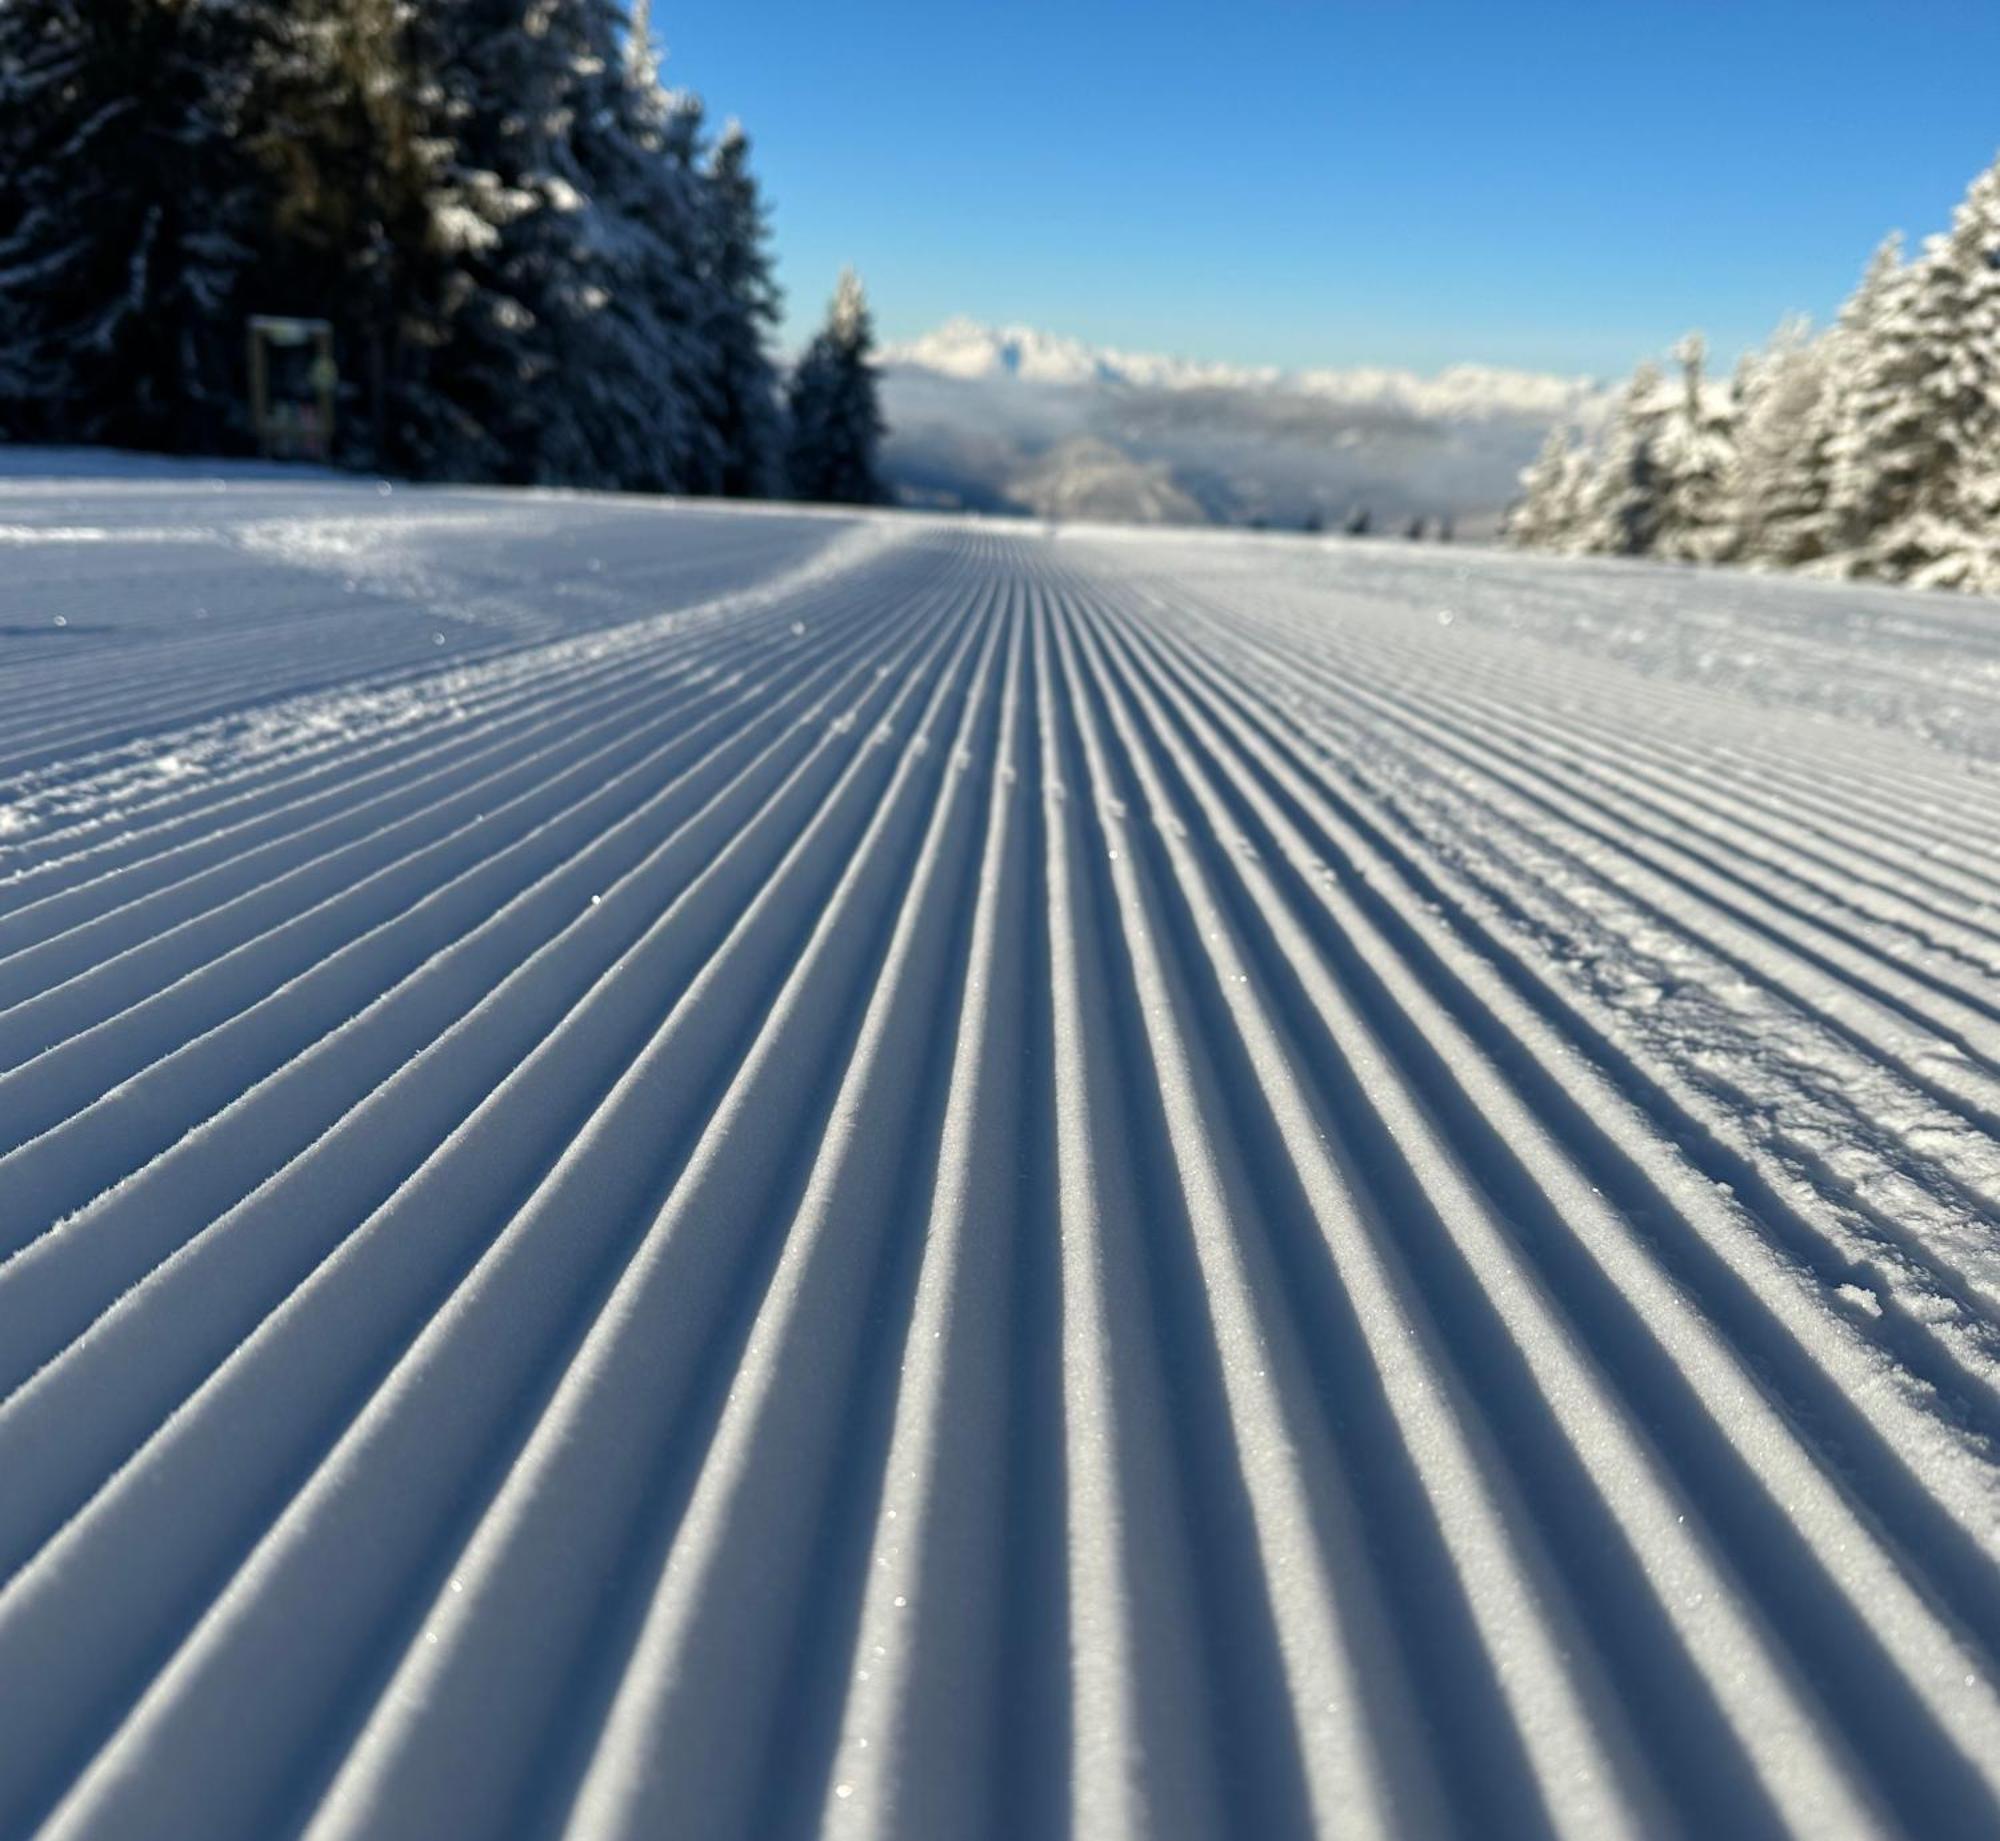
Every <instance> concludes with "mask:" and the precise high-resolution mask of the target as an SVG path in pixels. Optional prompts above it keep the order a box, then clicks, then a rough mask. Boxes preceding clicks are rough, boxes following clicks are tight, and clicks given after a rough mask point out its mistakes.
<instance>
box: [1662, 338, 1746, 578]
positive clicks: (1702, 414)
mask: <svg viewBox="0 0 2000 1841" xmlns="http://www.w3.org/2000/svg"><path fill="white" fill-rule="evenodd" d="M1674 357H1675V359H1676V361H1677V362H1678V363H1679V364H1680V367H1681V382H1680V388H1679V389H1678V390H1677V391H1675V392H1674V393H1673V396H1672V400H1671V401H1670V402H1669V404H1668V405H1667V407H1666V409H1665V410H1664V412H1663V413H1662V414H1661V416H1660V418H1659V424H1658V427H1657V429H1656V430H1655V432H1654V434H1653V437H1652V451H1651V461H1652V466H1653V469H1654V472H1655V475H1656V478H1657V482H1658V483H1657V491H1658V506H1657V509H1656V512H1655V515H1654V529H1653V534H1652V540H1651V542H1650V543H1649V544H1648V545H1647V551H1648V553H1650V554H1654V555H1659V556H1666V557H1672V558H1674V559H1676V560H1678V561H1682V562H1713V561H1715V560H1716V559H1717V558H1718V557H1719V556H1720V555H1721V554H1722V553H1723V551H1724V550H1725V549H1726V548H1727V547H1728V543H1729V538H1730V534H1731V526H1732V525H1733V523H1734V518H1733V516H1732V513H1731V510H1730V507H1729V505H1728V501H1727V493H1728V490H1729V486H1730V474H1731V469H1732V463H1733V461H1734V457H1735V426H1734V425H1735V407H1734V401H1733V398H1732V396H1731V394H1730V392H1729V391H1727V390H1726V389H1725V390H1718V389H1715V388H1713V387H1712V386H1711V385H1710V384H1709V382H1708V379H1707V376H1706V368H1707V358H1708V349H1707V345H1706V343H1705V342H1704V341H1703V339H1702V337H1701V335H1700V334H1699V333H1690V334H1689V335H1688V336H1687V337H1686V338H1685V339H1683V340H1682V341H1681V342H1680V344H1679V345H1677V346H1676V347H1675V348H1674Z"/></svg>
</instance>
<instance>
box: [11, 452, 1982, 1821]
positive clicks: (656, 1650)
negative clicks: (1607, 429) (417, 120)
mask: <svg viewBox="0 0 2000 1841" xmlns="http://www.w3.org/2000/svg"><path fill="white" fill-rule="evenodd" d="M0 534H4V542H5V548H4V553H0V569H4V572H5V573H4V578H0V579H4V583H5V586H4V588H0V1069H4V1070H5V1071H4V1072H0V1151H4V1155H0V1581H4V1583H0V1835H6V1836H10V1837H11V1836H19V1835H25V1834H30V1833H37V1832H39V1833H44V1834H47V1835H49V1836H90V1837H111V1836H132V1837H145V1838H146V1841H159V1838H161V1837H174V1838H178V1837H189V1838H194V1837H200V1838H202V1841H220V1838H229V1837H263V1836H271V1835H281V1834H296V1833H303V1834H306V1835H308V1836H310V1837H312V1841H334V1838H335V1837H354V1838H356V1841H359V1838H360V1837H368V1838H370V1841H379V1838H381V1837H410V1838H411V1841H436V1838H437V1837H444V1836H480V1837H485V1836H498V1835H513V1834H522V1835H537V1836H542V1835H555V1834H559V1833H563V1834H571V1835H576V1836H590V1837H597V1836H633V1837H640V1836H646V1837H652V1836H663V1835H672V1836H717V1837H735V1836H758V1837H762V1836H770V1835H784V1834H800V1833H809V1832H814V1831H824V1832H826V1833H828V1834H831V1835H836V1836H838V1835H856V1836H861V1835H870V1836H872V1835H878V1834H893V1835H901V1836H910V1837H957V1836H971V1835H980V1836H993V1837H1040V1836H1049V1835H1061V1834H1069V1833H1074V1834H1079V1835H1086V1836H1093V1837H1095V1836H1128V1835H1134V1836H1136V1835H1147V1836H1165V1837H1180V1836H1187V1837H1196V1836H1223V1835H1239V1836H1257V1837H1274V1836H1280V1837H1281V1836H1287V1835H1297V1834H1304V1833H1308V1832H1311V1831H1315V1830H1319V1831H1325V1832H1338V1833H1342V1834H1364V1833H1369V1832H1383V1831H1396V1832H1400V1833H1404V1834H1412V1835H1426V1836H1428V1835H1432V1834H1441V1833H1448V1832H1460V1833H1463V1834H1466V1835H1478V1836H1486V1835H1495V1834H1506V1835H1523V1834H1538V1833H1543V1832H1547V1831H1549V1830H1555V1831H1559V1832H1561V1833H1564V1834H1568V1835H1575V1836H1588V1837H1602V1836H1611V1835H1617V1834H1621V1833H1648V1834H1657V1833H1679V1832H1688V1833H1696V1834H1703V1835H1710V1836H1713V1835H1719V1834H1727V1835H1730V1836H1736V1835H1754V1834H1769V1833H1777V1832H1786V1831H1789V1832H1792V1833H1796V1834H1801V1835H1813V1836H1824V1835H1847V1834H1875V1833H1884V1832H1903V1833H1908V1834H1911V1835H1920V1836H1925V1837H1935V1836H1945V1835H1956V1834H1966V1835H1972V1834H1991V1833H1993V1832H1994V1831H1995V1827H1996V1824H2000V1693H1996V1688H1995V1673H1996V1663H2000V1566H1996V1563H1995V1541H1996V1530H2000V1474H1996V1470H1995V1464H1994V1453H1993V1447H1992V1443H1991V1441H1992V1438H1993V1435H1994V1433H1995V1431H1996V1429H2000V1238H1996V1232H1995V1222H1996V1215H2000V1147H1997V1146H1996V1139H1995V1136H1994V1133H1995V1130H1996V1126H1997V1125H2000V982H1996V967H1997V966H2000V784H1996V780H1995V774H1994V763H1995V759H1996V756H2000V616H1996V614H1995V613H1994V611H1993V610H1992V609H1991V608H1990V607H1989V606H1984V605H1980V604H1975V603H1964V602H1947V601H1935V600H1929V599H1922V598H1918V597H1915V596H1904V595H1897V594H1892V593H1886V592H1885V593H1871V592H1864V591H1859V590H1852V589H1833V588H1825V587H1811V586H1806V585H1802V584H1799V583H1796V582H1782V581H1780V582H1763V581H1756V580H1751V579H1741V578H1739V579H1730V578H1727V577H1723V576H1717V575H1710V576H1695V575H1689V574H1683V573H1677V572H1673V571H1669V570H1648V569H1642V568H1638V567H1621V566H1618V565H1614V564H1580V563H1569V564H1565V563H1547V562H1528V561H1524V560H1522V559H1519V558H1515V557H1508V556H1475V555H1470V554H1466V553H1463V552H1454V551H1451V550H1447V549H1443V548H1440V547H1437V546H1431V547H1427V548H1421V549H1420V548H1416V547H1409V548H1405V547H1402V546H1398V545H1394V544H1375V545H1370V544H1365V543H1364V544H1352V543H1342V542H1338V541H1331V542H1309V541H1303V540H1298V539H1282V538H1263V539H1258V538H1250V537H1225V536H1217V535H1212V534H1195V535H1186V536H1162V535H1160V534H1158V533H1144V534H1141V533H1125V534H1122V535H1121V534H1119V533H1116V532H1110V531H1103V530H1088V529H1081V528H1074V527H1072V528H1065V529H1060V530H1050V529H1043V528H1039V527H1032V526H1022V525H1014V526H1011V527H999V526H994V527H987V526H981V525H979V524H976V523H951V522H941V521H940V522H926V521H923V520H920V519H912V518H898V517H895V516H892V515H881V516H872V517H870V516H856V517H841V516H836V515H831V514H821V515H814V514H809V513H788V512H773V511H742V512H730V511H725V510H712V509H697V508H693V507H677V506H670V505H662V504H658V503H644V502H638V501H617V500H608V499H591V498H563V497H555V496H533V495H513V496H510V495H506V494H501V493H469V492H466V493H457V492H425V493H413V492H407V491H403V490H396V491H393V492H392V491H388V490H386V489H382V488H377V487H375V486H373V485H372V484H368V483H342V482H332V481H314V480H300V481H293V482H282V481H275V480H269V479H265V480H256V479H251V478H247V477H239V478H235V479H233V480H231V481H229V482H227V483H226V484H208V483H204V482H203V481H201V480H199V479H195V478H192V477H160V478H156V479H145V478H137V477H134V478H127V479H121V480H116V481H105V482H99V483H92V482H90V481H88V480H86V479H82V478H68V479H52V480H47V481H40V482H38V481H35V480H31V479H12V480H7V481H4V482H0Z"/></svg>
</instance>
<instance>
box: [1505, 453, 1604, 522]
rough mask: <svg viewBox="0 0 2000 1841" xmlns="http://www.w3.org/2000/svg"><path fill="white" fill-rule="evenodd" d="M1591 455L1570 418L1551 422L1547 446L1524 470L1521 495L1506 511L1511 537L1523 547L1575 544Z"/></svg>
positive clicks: (1588, 475)
mask: <svg viewBox="0 0 2000 1841" xmlns="http://www.w3.org/2000/svg"><path fill="white" fill-rule="evenodd" d="M1592 458H1593V457H1592V454H1591V451H1590V449H1589V448H1588V447H1587V446H1585V444H1584V443H1583V441H1582V440H1581V438H1580V437H1579V435H1578V433H1577V431H1576V430H1575V429H1574V428H1572V427H1571V426H1570V425H1569V424H1567V423H1560V422H1559V423H1557V424H1556V426H1555V427H1553V428H1551V429H1550V430H1549V434H1548V439H1547V440H1546V441H1544V442H1543V443H1542V451H1541V452H1540V453H1539V454H1538V455H1537V456H1536V457H1535V459H1534V461H1533V463H1532V464H1531V465H1530V466H1528V467H1527V468H1526V469H1524V470H1523V472H1522V474H1521V496H1520V498H1519V499H1517V500H1516V501H1515V502H1514V506H1513V508H1512V510H1510V511H1509V512H1508V514H1507V530H1506V535H1507V541H1508V542H1509V543H1511V544H1513V545H1514V546H1515V547H1516V548H1517V549H1523V550H1570V549H1575V548H1576V547H1577V544H1578V536H1579V530H1578V526H1579V521H1580V516H1581V508H1580V501H1581V498H1582V494H1583V490H1584V486H1585V483H1586V482H1587V480H1588V479H1589V478H1590V473H1591V465H1592Z"/></svg>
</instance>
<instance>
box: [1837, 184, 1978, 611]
mask: <svg viewBox="0 0 2000 1841" xmlns="http://www.w3.org/2000/svg"><path fill="white" fill-rule="evenodd" d="M1996 254H2000V169H1989V170H1988V171H1987V172H1985V173H1982V174H1981V175H1980V177H1979V178H1978V179H1977V180H1975V181H1974V182H1973V185H1972V188H1971V190H1970V191H1969V192H1968V193H1967V195H1966V198H1965V200H1964V202H1963V203H1962V204H1961V205H1960V206H1959V209H1958V211H1957V213H1956V215H1955V216H1954V219H1953V222H1952V228H1951V230H1950V231H1949V232H1948V233H1946V234H1945V235H1943V236H1938V237H1933V238H1931V239H1930V240H1929V241H1928V242H1927V243H1926V244H1925V246H1924V249H1923V251H1922V253H1921V254H1920V255H1919V257H1918V258H1917V259H1916V261H1914V262H1913V263H1910V264H1909V265H1908V266H1906V267H1903V268H1900V269H1895V270H1893V271H1890V272H1887V273H1885V274H1882V275H1880V276H1878V277H1875V278H1874V290H1873V292H1874V298H1873V301H1872V303H1871V305H1870V307H1869V309H1868V311H1867V313H1866V316H1865V325H1864V326H1863V328H1862V330H1861V333H1860V338H1859V349H1858V352H1857V355H1856V358H1855V362H1854V366H1853V374H1852V381H1851V386H1850V388H1849V389H1848V391H1847V394H1846V402H1845V406H1844V411H1843V415H1842V419H1841V426H1840V429H1839V432H1838V434H1837V436H1836V437H1835V439H1834V442H1833V455H1834V463H1835V464H1834V474H1833V513H1834V519H1835V525H1836V545H1835V555H1834V558H1833V563H1832V566H1833V567H1834V568H1835V569H1837V570H1838V571H1839V572H1841V573H1845V574H1850V575H1858V576H1867V577H1876V578H1880V579H1883V580H1888V581H1914V582H1919V583H1924V584H1927V585H1937V586H1947V585H1950V586H1961V587H1976V586H1979V585H1980V584H1981V583H1982V582H1983V581H1986V580H1988V579H1991V580H1994V581H1996V582H2000V571H1996V568H1995V561H1996V559H1995V558H1994V557H1993V556H1992V555H1991V554H1990V553H1989V551H1988V539H1987V538H1986V537H1985V535H1984V531H1985V530H1986V529H1987V528H1989V527H1990V521H1991V517H1992V507H1990V505H1989V501H1990V500H1991V499H1992V497H1993V496H1994V495H1993V492H1992V490H1991V489H1990V488H1989V486H1988V485H1987V483H1986V481H1987V479H1988V473H1987V469H1988V466H1989V464H1990V462H1989V459H1988V457H1989V456H1990V455H1991V454H1992V452H1993V447H1994V441H1995V436H1996V431H2000V388H1997V387H1996V386H2000V345H1996V342H1995V336H1994V305H1993V301H1994V292H1995V287H1996V276H1995V269H1994V263H1995V258H1996Z"/></svg>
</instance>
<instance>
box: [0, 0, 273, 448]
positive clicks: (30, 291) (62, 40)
mask: <svg viewBox="0 0 2000 1841" xmlns="http://www.w3.org/2000/svg"><path fill="white" fill-rule="evenodd" d="M255 16H256V9H255V8H253V7H248V6H242V5H236V4H231V3H229V0H6V4H5V5H0V122H4V124H5V125H4V130H0V132H4V144H0V154H4V157H5V160H6V164H7V178H6V181H5V185H4V188H0V191H4V198H3V199H0V431H4V432H5V433H7V434H9V435H12V436H15V437H25V438H29V439H44V440H48V439H53V440H75V441H102V442H111V443H116V444H121V445H126V446H134V447H156V448H168V449H195V450H201V451H215V450H218V449H224V448H227V447H229V446H232V445H236V444H238V443H239V442H240V441H241V440H242V438H243V434H244V421H245V417H244V412H243V395H242V381H241V379H242V359H241V338H242V335H241V324H242V322H241V318H240V310H241V294H242V282H243V278H244V276H245V273H246V272H247V270H248V267H249V264H250V262H251V260H252V254H253V248H254V243H255V238H256V233H257V228H258V225H259V223H260V222H261V220H262V218H263V216H264V212H265V198H264V188H263V183H262V175H261V174H260V172H259V171H258V169H257V167H256V164H255V162H254V160H253V159H252V157H251V155H250V153H249V151H248V149H247V147H246V145H245V141H244V136H243V134H242V132H241V127H242V123H241V119H240V115H241V108H242V102H243V96H244V93H245V89H246V86H247V78H248V73H249V70H250V68H251V62H252V59H251V55H250V47H249V45H248V44H247V43H246V42H245V35H246V33H248V32H249V31H251V30H252V29H254V24H255Z"/></svg>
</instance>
